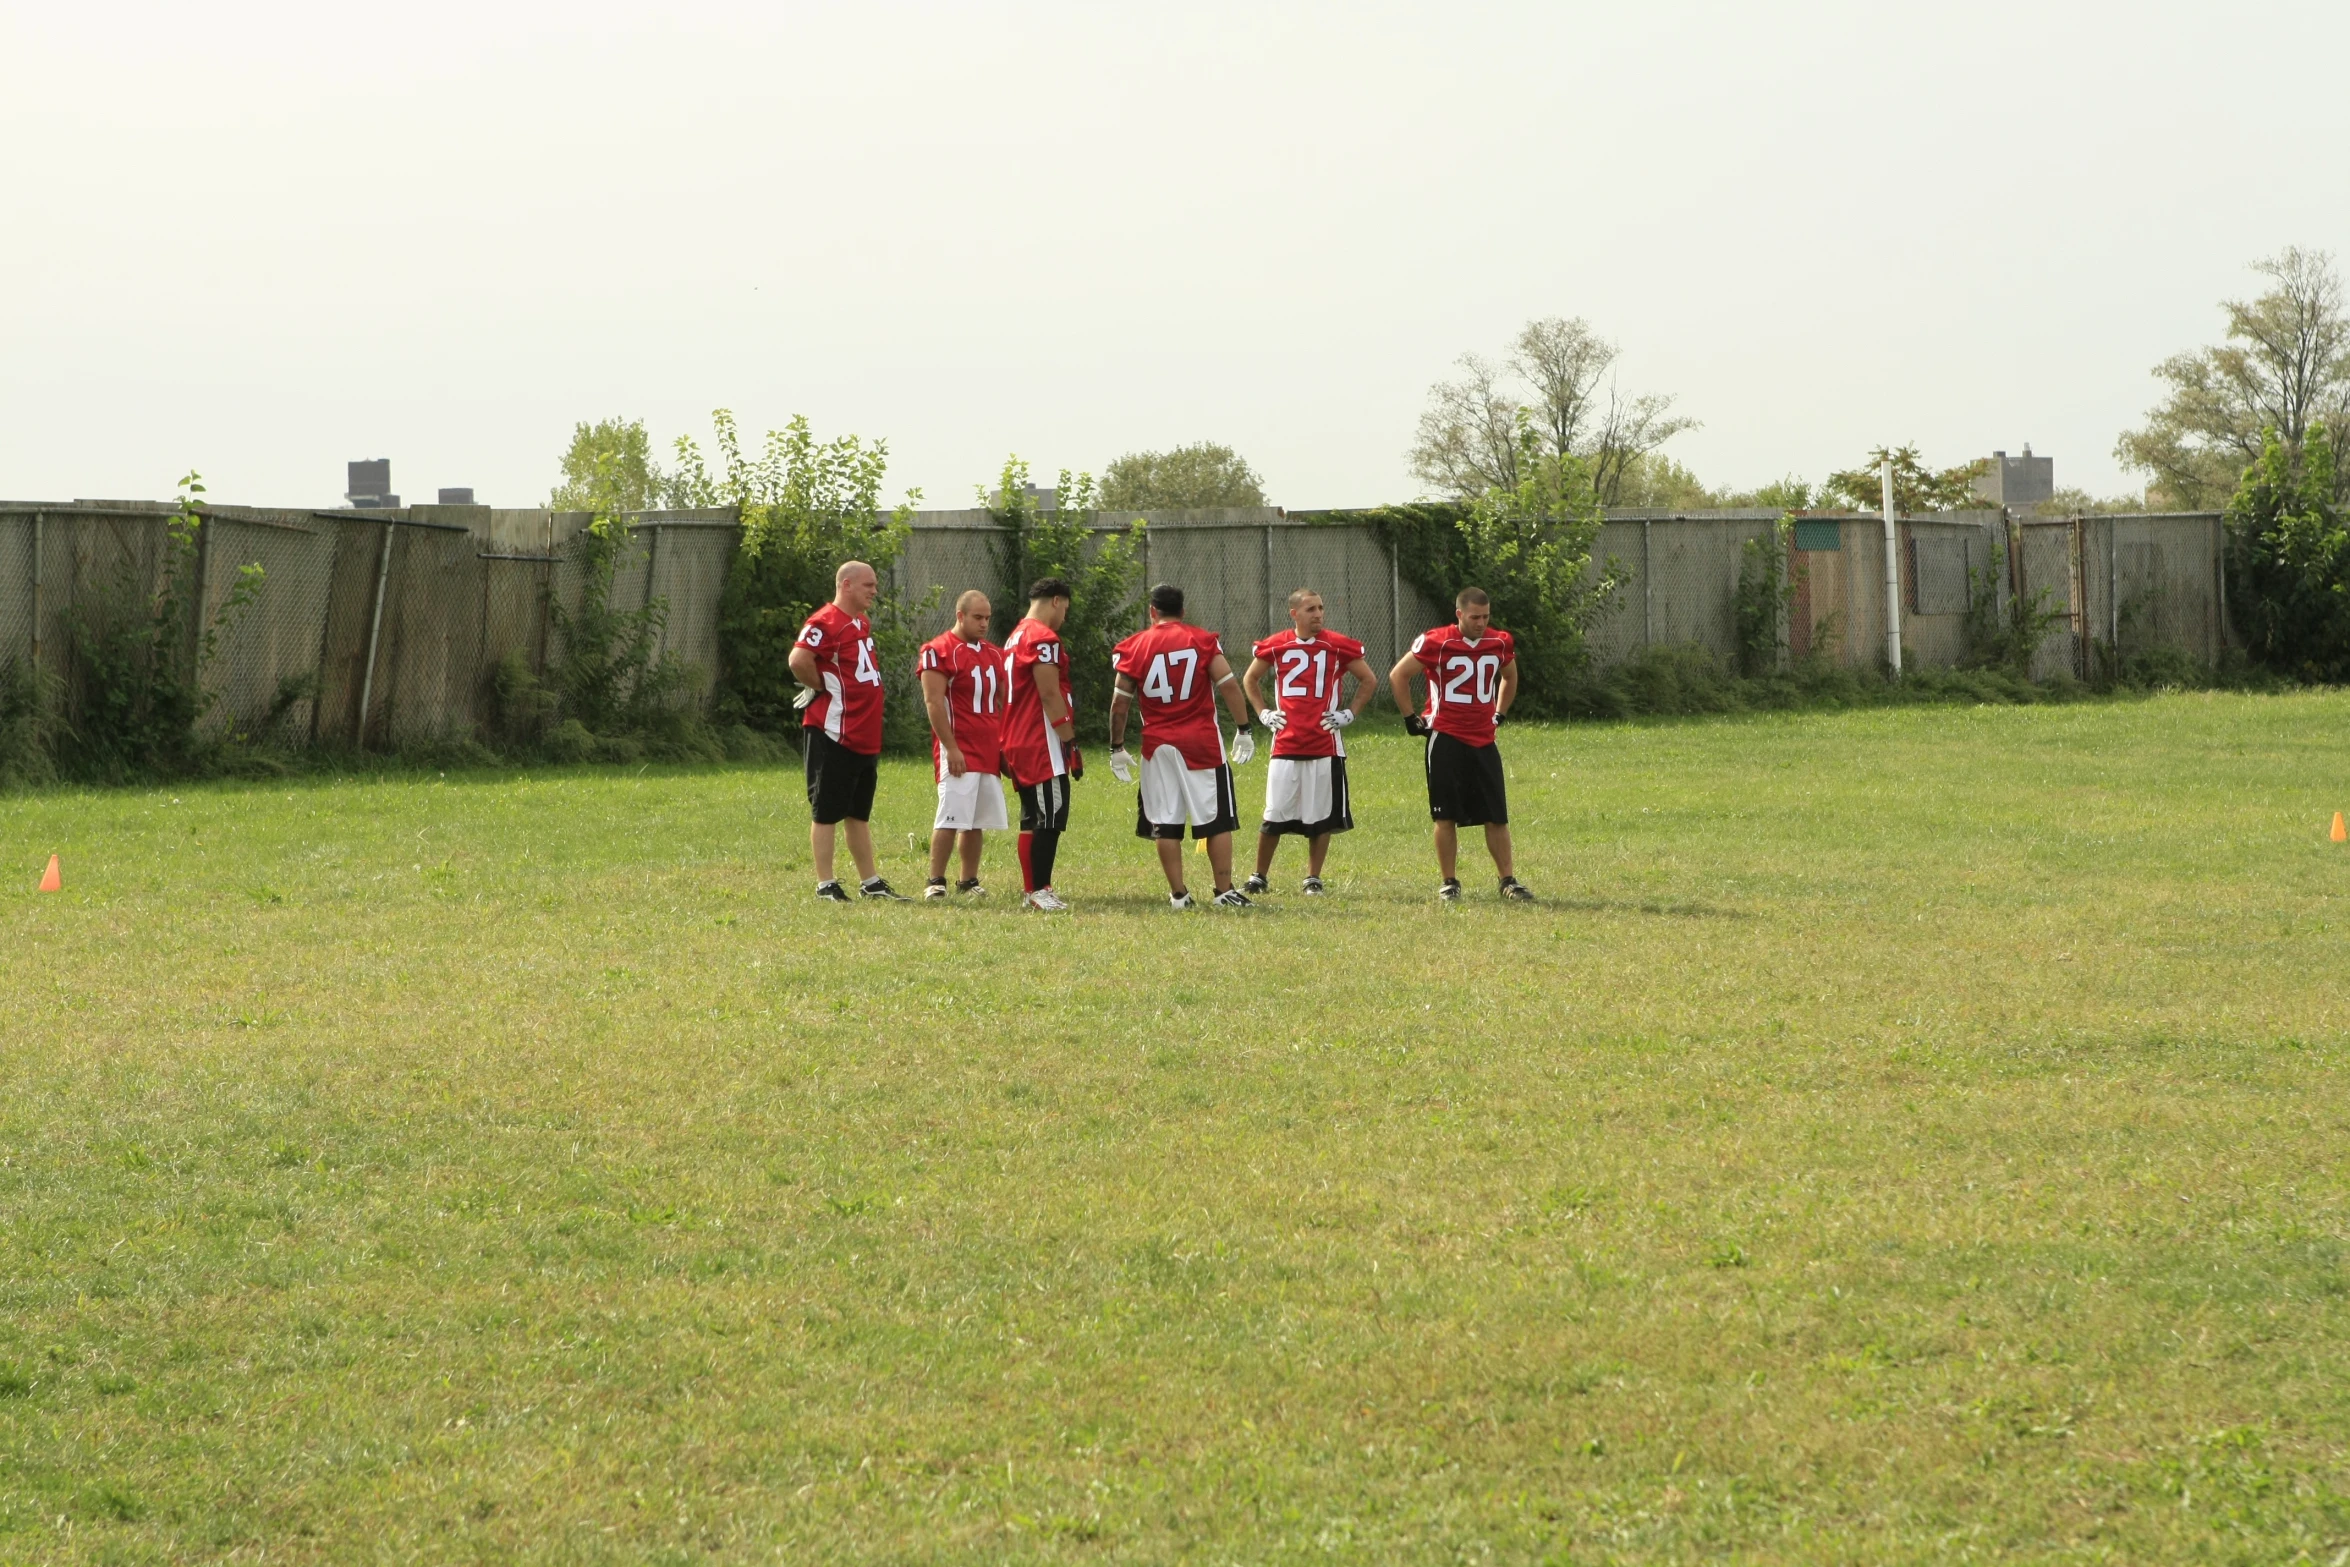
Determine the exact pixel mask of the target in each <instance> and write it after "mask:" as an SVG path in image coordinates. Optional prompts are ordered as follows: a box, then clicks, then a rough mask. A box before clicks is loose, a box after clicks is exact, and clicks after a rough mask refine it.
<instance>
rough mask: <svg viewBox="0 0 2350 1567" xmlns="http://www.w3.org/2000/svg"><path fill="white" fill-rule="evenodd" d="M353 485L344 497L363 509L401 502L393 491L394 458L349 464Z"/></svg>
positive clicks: (372, 509) (384, 506)
mask: <svg viewBox="0 0 2350 1567" xmlns="http://www.w3.org/2000/svg"><path fill="white" fill-rule="evenodd" d="M348 468H349V471H350V475H351V479H350V484H351V487H350V488H349V489H347V490H345V491H344V492H343V499H344V500H347V501H349V502H350V503H351V504H352V505H354V506H356V507H358V508H359V509H361V510H362V511H376V510H381V509H384V508H387V507H392V506H397V505H399V504H400V497H398V496H397V495H394V494H393V493H392V460H391V459H390V458H389V457H378V458H375V459H373V460H372V461H368V462H355V463H351V464H349V465H348Z"/></svg>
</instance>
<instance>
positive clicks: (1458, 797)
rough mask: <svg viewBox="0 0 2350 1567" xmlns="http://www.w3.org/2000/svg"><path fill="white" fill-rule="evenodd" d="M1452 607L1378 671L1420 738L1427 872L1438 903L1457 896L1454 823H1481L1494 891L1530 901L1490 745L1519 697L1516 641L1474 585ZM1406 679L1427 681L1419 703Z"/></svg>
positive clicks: (1497, 757)
mask: <svg viewBox="0 0 2350 1567" xmlns="http://www.w3.org/2000/svg"><path fill="white" fill-rule="evenodd" d="M1453 611H1454V614H1455V616H1456V617H1457V618H1456V619H1455V621H1454V623H1453V624H1451V625H1449V626H1438V627H1436V628H1434V629H1433V630H1430V631H1425V632H1422V633H1421V634H1420V635H1419V637H1417V638H1416V639H1414V641H1413V642H1412V645H1411V650H1410V651H1409V652H1407V653H1405V654H1404V656H1403V657H1401V658H1399V659H1397V660H1396V661H1395V667H1394V668H1393V669H1391V670H1389V671H1388V672H1387V684H1388V688H1389V689H1390V690H1391V691H1392V692H1393V693H1394V695H1395V705H1396V707H1397V708H1398V709H1400V710H1401V711H1402V713H1403V714H1404V728H1405V729H1406V730H1408V731H1409V732H1410V733H1412V734H1415V735H1421V736H1425V737H1426V741H1427V745H1426V751H1425V753H1424V754H1425V767H1426V771H1427V776H1428V815H1429V818H1430V819H1431V820H1432V821H1434V822H1435V824H1436V826H1435V839H1436V868H1437V872H1438V874H1439V875H1441V876H1442V877H1443V882H1442V884H1441V885H1440V886H1439V887H1438V888H1437V890H1436V895H1437V897H1439V898H1441V899H1442V900H1444V901H1445V902H1446V903H1458V902H1459V901H1460V898H1461V883H1460V877H1459V876H1458V875H1457V874H1456V872H1457V871H1458V870H1459V859H1460V829H1462V828H1463V827H1480V826H1481V827H1483V828H1484V829H1485V847H1486V850H1487V852H1489V853H1490V854H1491V855H1492V856H1493V868H1494V870H1495V871H1496V872H1497V873H1499V875H1500V877H1501V895H1502V897H1503V898H1504V899H1506V900H1507V901H1509V902H1511V903H1532V902H1533V901H1534V894H1533V893H1531V892H1529V891H1528V890H1527V889H1526V884H1525V883H1523V882H1521V881H1519V880H1518V878H1517V875H1516V867H1515V864H1514V856H1513V854H1512V850H1511V844H1510V826H1509V822H1510V811H1509V796H1508V791H1507V789H1506V787H1505V781H1504V779H1503V776H1502V770H1501V748H1500V747H1499V746H1497V745H1496V744H1495V743H1494V731H1495V730H1497V729H1499V728H1500V727H1501V725H1502V723H1503V721H1504V720H1505V719H1507V718H1508V716H1509V710H1510V707H1511V705H1512V704H1513V703H1515V702H1516V701H1517V697H1518V645H1517V641H1516V639H1515V638H1513V637H1512V636H1511V635H1510V634H1509V633H1508V632H1506V631H1504V630H1502V629H1501V628H1500V627H1498V626H1496V625H1494V624H1493V601H1492V600H1491V599H1490V598H1489V597H1488V596H1487V595H1486V593H1485V590H1484V589H1482V588H1463V589H1461V591H1460V596H1459V597H1458V598H1457V599H1455V600H1454V601H1453ZM1414 675H1420V676H1423V677H1424V678H1425V679H1426V680H1427V683H1428V702H1427V706H1426V707H1425V708H1415V707H1414V706H1413V704H1412V677H1413V676H1414Z"/></svg>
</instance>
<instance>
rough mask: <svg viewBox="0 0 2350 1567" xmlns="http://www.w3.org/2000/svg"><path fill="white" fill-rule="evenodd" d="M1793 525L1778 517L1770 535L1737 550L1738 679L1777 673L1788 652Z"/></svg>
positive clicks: (1734, 616)
mask: <svg viewBox="0 0 2350 1567" xmlns="http://www.w3.org/2000/svg"><path fill="white" fill-rule="evenodd" d="M1794 529H1795V520H1794V519H1793V518H1792V517H1785V516H1782V517H1781V518H1780V519H1779V520H1778V521H1777V522H1776V523H1774V524H1772V526H1771V531H1770V532H1769V533H1767V534H1763V535H1761V536H1759V537H1756V538H1751V539H1748V540H1747V541H1746V542H1745V543H1744V544H1742V545H1740V546H1739V561H1738V587H1737V591H1736V592H1735V593H1734V594H1733V595H1732V596H1731V605H1730V615H1731V621H1732V628H1731V629H1732V631H1733V633H1734V636H1735V639H1736V644H1737V648H1738V673H1739V674H1741V675H1744V676H1746V677H1748V678H1749V679H1751V678H1753V677H1754V676H1756V675H1766V674H1769V673H1770V672H1771V671H1772V670H1774V669H1777V668H1778V667H1779V662H1780V655H1781V654H1783V653H1784V652H1785V651H1786V649H1787V606H1788V604H1789V603H1790V602H1792V601H1793V599H1794V596H1795V590H1794V586H1793V584H1792V583H1791V582H1790V581H1789V580H1788V573H1787V546H1788V541H1789V536H1790V535H1791V534H1792V533H1793V532H1794Z"/></svg>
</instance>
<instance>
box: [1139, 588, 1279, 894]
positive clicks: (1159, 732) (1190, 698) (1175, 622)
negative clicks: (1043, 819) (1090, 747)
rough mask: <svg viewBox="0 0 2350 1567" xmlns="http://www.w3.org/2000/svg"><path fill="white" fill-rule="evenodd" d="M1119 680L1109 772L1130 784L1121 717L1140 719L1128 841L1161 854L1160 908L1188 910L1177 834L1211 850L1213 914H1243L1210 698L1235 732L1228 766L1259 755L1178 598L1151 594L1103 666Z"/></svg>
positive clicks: (1225, 772) (1241, 706)
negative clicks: (1134, 712) (1138, 623)
mask: <svg viewBox="0 0 2350 1567" xmlns="http://www.w3.org/2000/svg"><path fill="white" fill-rule="evenodd" d="M1110 668H1111V669H1112V670H1113V671H1114V672H1115V674H1116V681H1115V685H1114V688H1113V689H1112V691H1111V693H1110V771H1111V772H1113V773H1115V774H1116V775H1117V777H1118V781H1119V782H1120V783H1131V782H1133V781H1134V778H1135V774H1136V771H1137V769H1136V767H1135V765H1134V759H1133V758H1132V757H1131V756H1129V755H1127V754H1126V714H1127V712H1128V710H1129V709H1131V708H1136V707H1139V708H1141V710H1142V766H1141V768H1140V772H1141V776H1142V788H1141V791H1140V793H1139V795H1138V797H1137V798H1136V801H1135V806H1134V834H1135V836H1136V837H1138V838H1150V839H1153V840H1155V841H1156V842H1157V843H1158V846H1159V868H1160V869H1161V870H1163V871H1165V872H1166V873H1167V901H1168V902H1170V903H1172V904H1173V905H1174V906H1175V907H1176V908H1178V909H1188V908H1190V907H1191V906H1192V899H1191V893H1190V892H1189V891H1188V890H1187V889H1186V888H1185V887H1184V884H1183V825H1184V822H1185V821H1186V820H1187V819H1188V820H1189V821H1190V823H1191V834H1192V836H1193V837H1195V838H1204V839H1206V840H1207V845H1208V866H1209V869H1210V870H1211V871H1212V872H1213V874H1214V875H1215V878H1216V906H1217V907H1218V908H1226V909H1245V908H1247V907H1248V895H1247V894H1246V893H1244V892H1242V891H1241V890H1240V889H1239V888H1238V887H1235V886H1233V885H1232V831H1233V829H1234V828H1236V827H1238V826H1239V825H1240V808H1239V803H1238V801H1237V800H1236V799H1235V798H1234V796H1233V792H1232V769H1231V767H1229V766H1228V765H1226V763H1225V760H1224V731H1223V730H1222V729H1221V728H1220V727H1218V725H1217V723H1216V697H1217V694H1218V693H1219V692H1221V693H1223V694H1224V696H1225V697H1226V699H1227V700H1228V701H1229V702H1230V703H1231V705H1232V722H1233V724H1234V726H1235V727H1236V728H1237V730H1238V731H1239V732H1238V733H1237V734H1235V735H1234V736H1233V740H1232V760H1233V761H1235V762H1240V763H1246V762H1247V761H1248V759H1249V758H1250V757H1252V756H1254V755H1255V754H1256V740H1255V737H1253V736H1252V735H1250V734H1249V732H1248V703H1247V701H1246V699H1245V698H1243V697H1242V695H1241V691H1240V680H1239V677H1237V676H1236V675H1234V674H1233V673H1232V666H1231V664H1229V663H1227V662H1226V661H1225V658H1224V650H1223V643H1222V639H1221V638H1219V637H1218V636H1217V635H1216V633H1214V632H1213V631H1203V630H1202V629H1200V628H1199V627H1198V626H1188V625H1185V624H1184V623H1183V590H1182V589H1181V588H1178V587H1171V586H1169V585H1168V584H1166V583H1163V582H1162V583H1160V584H1159V585H1158V586H1157V587H1155V588H1153V589H1151V592H1150V624H1149V625H1148V626H1147V627H1145V628H1144V629H1143V630H1141V631H1137V632H1136V633H1135V634H1134V635H1132V636H1130V637H1128V638H1127V639H1126V640H1125V641H1123V642H1121V643H1119V644H1118V647H1117V651H1116V652H1115V653H1113V654H1112V655H1111V657H1110Z"/></svg>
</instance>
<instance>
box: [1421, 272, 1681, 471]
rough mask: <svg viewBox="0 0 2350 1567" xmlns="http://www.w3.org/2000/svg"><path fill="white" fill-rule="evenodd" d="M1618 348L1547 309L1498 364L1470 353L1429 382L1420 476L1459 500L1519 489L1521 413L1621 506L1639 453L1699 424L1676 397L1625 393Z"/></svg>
mask: <svg viewBox="0 0 2350 1567" xmlns="http://www.w3.org/2000/svg"><path fill="white" fill-rule="evenodd" d="M1621 353H1622V350H1620V349H1619V348H1618V347H1617V346H1616V345H1615V344H1614V343H1611V342H1609V341H1608V340H1607V339H1606V338H1603V337H1601V336H1600V335H1599V334H1598V333H1596V332H1594V331H1593V330H1592V329H1591V324H1590V323H1589V322H1587V321H1584V320H1582V319H1581V318H1580V317H1577V318H1574V319H1569V318H1567V317H1563V316H1545V317H1543V318H1542V319H1540V320H1537V321H1529V322H1527V323H1526V325H1525V326H1524V327H1522V328H1520V329H1519V332H1518V336H1517V339H1516V340H1515V341H1514V342H1513V343H1512V344H1511V345H1510V353H1509V357H1508V359H1507V360H1506V361H1505V362H1503V363H1501V364H1495V363H1494V362H1493V361H1491V360H1489V359H1486V358H1484V357H1483V356H1482V355H1479V354H1463V355H1462V356H1461V357H1460V359H1459V360H1458V361H1457V363H1458V364H1459V366H1460V368H1461V372H1462V373H1461V377H1460V379H1458V380H1454V381H1439V382H1438V383H1437V384H1436V385H1435V386H1433V387H1431V388H1429V392H1428V407H1427V410H1426V411H1425V412H1423V413H1422V414H1421V415H1420V427H1419V432H1418V435H1417V438H1416V439H1415V440H1414V441H1413V443H1412V452H1411V464H1412V472H1413V474H1414V476H1416V477H1417V478H1418V479H1419V480H1420V481H1421V482H1422V483H1424V484H1426V485H1428V486H1430V487H1431V488H1433V489H1437V490H1441V491H1443V492H1444V493H1446V494H1448V495H1451V496H1454V497H1456V498H1459V499H1468V498H1470V497H1473V496H1477V495H1481V494H1483V493H1484V492H1486V491H1487V490H1492V489H1503V490H1510V489H1515V488H1516V487H1517V486H1518V484H1519V483H1521V482H1522V481H1523V479H1524V478H1525V476H1526V475H1525V471H1524V452H1525V451H1526V450H1527V448H1526V447H1525V446H1524V445H1523V444H1522V443H1521V442H1520V440H1519V438H1518V428H1519V415H1520V413H1521V412H1522V413H1524V414H1525V415H1526V416H1527V421H1528V423H1529V424H1530V426H1531V428H1532V429H1533V430H1534V432H1535V435H1536V437H1537V440H1536V443H1535V448H1534V449H1535V450H1537V451H1538V452H1539V454H1540V455H1542V456H1545V457H1553V458H1560V457H1571V458H1574V459H1576V462H1577V464H1578V471H1580V472H1581V473H1582V474H1583V475H1584V476H1585V480H1586V482H1588V483H1589V484H1590V486H1591V489H1592V494H1593V495H1594V496H1595V497H1596V498H1597V499H1598V501H1599V503H1600V504H1601V505H1603V506H1612V505H1617V504H1619V503H1620V502H1621V500H1622V497H1623V493H1624V490H1625V487H1626V482H1627V479H1628V478H1629V476H1630V474H1631V472H1632V470H1633V469H1634V468H1635V467H1637V465H1638V464H1639V462H1640V460H1641V459H1642V458H1643V457H1645V456H1646V455H1647V454H1648V453H1650V452H1653V451H1655V450H1656V449H1657V448H1658V447H1660V446H1662V445H1663V444H1664V443H1665V442H1667V441H1669V440H1671V439H1672V438H1673V437H1674V436H1676V435H1678V434H1680V433H1681V432H1682V431H1684V430H1690V429H1694V428H1696V425H1697V421H1696V420H1694V419H1689V418H1685V417H1683V416H1681V415H1678V414H1675V413H1674V412H1673V411H1672V408H1673V399H1672V398H1671V397H1669V396H1662V395H1658V394H1653V393H1651V394H1643V395H1639V396H1633V395H1629V394H1627V393H1626V392H1625V391H1624V390H1623V388H1622V386H1621V385H1620V384H1619V382H1618V381H1617V379H1616V374H1615V366H1616V361H1617V359H1618V358H1619V357H1621Z"/></svg>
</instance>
